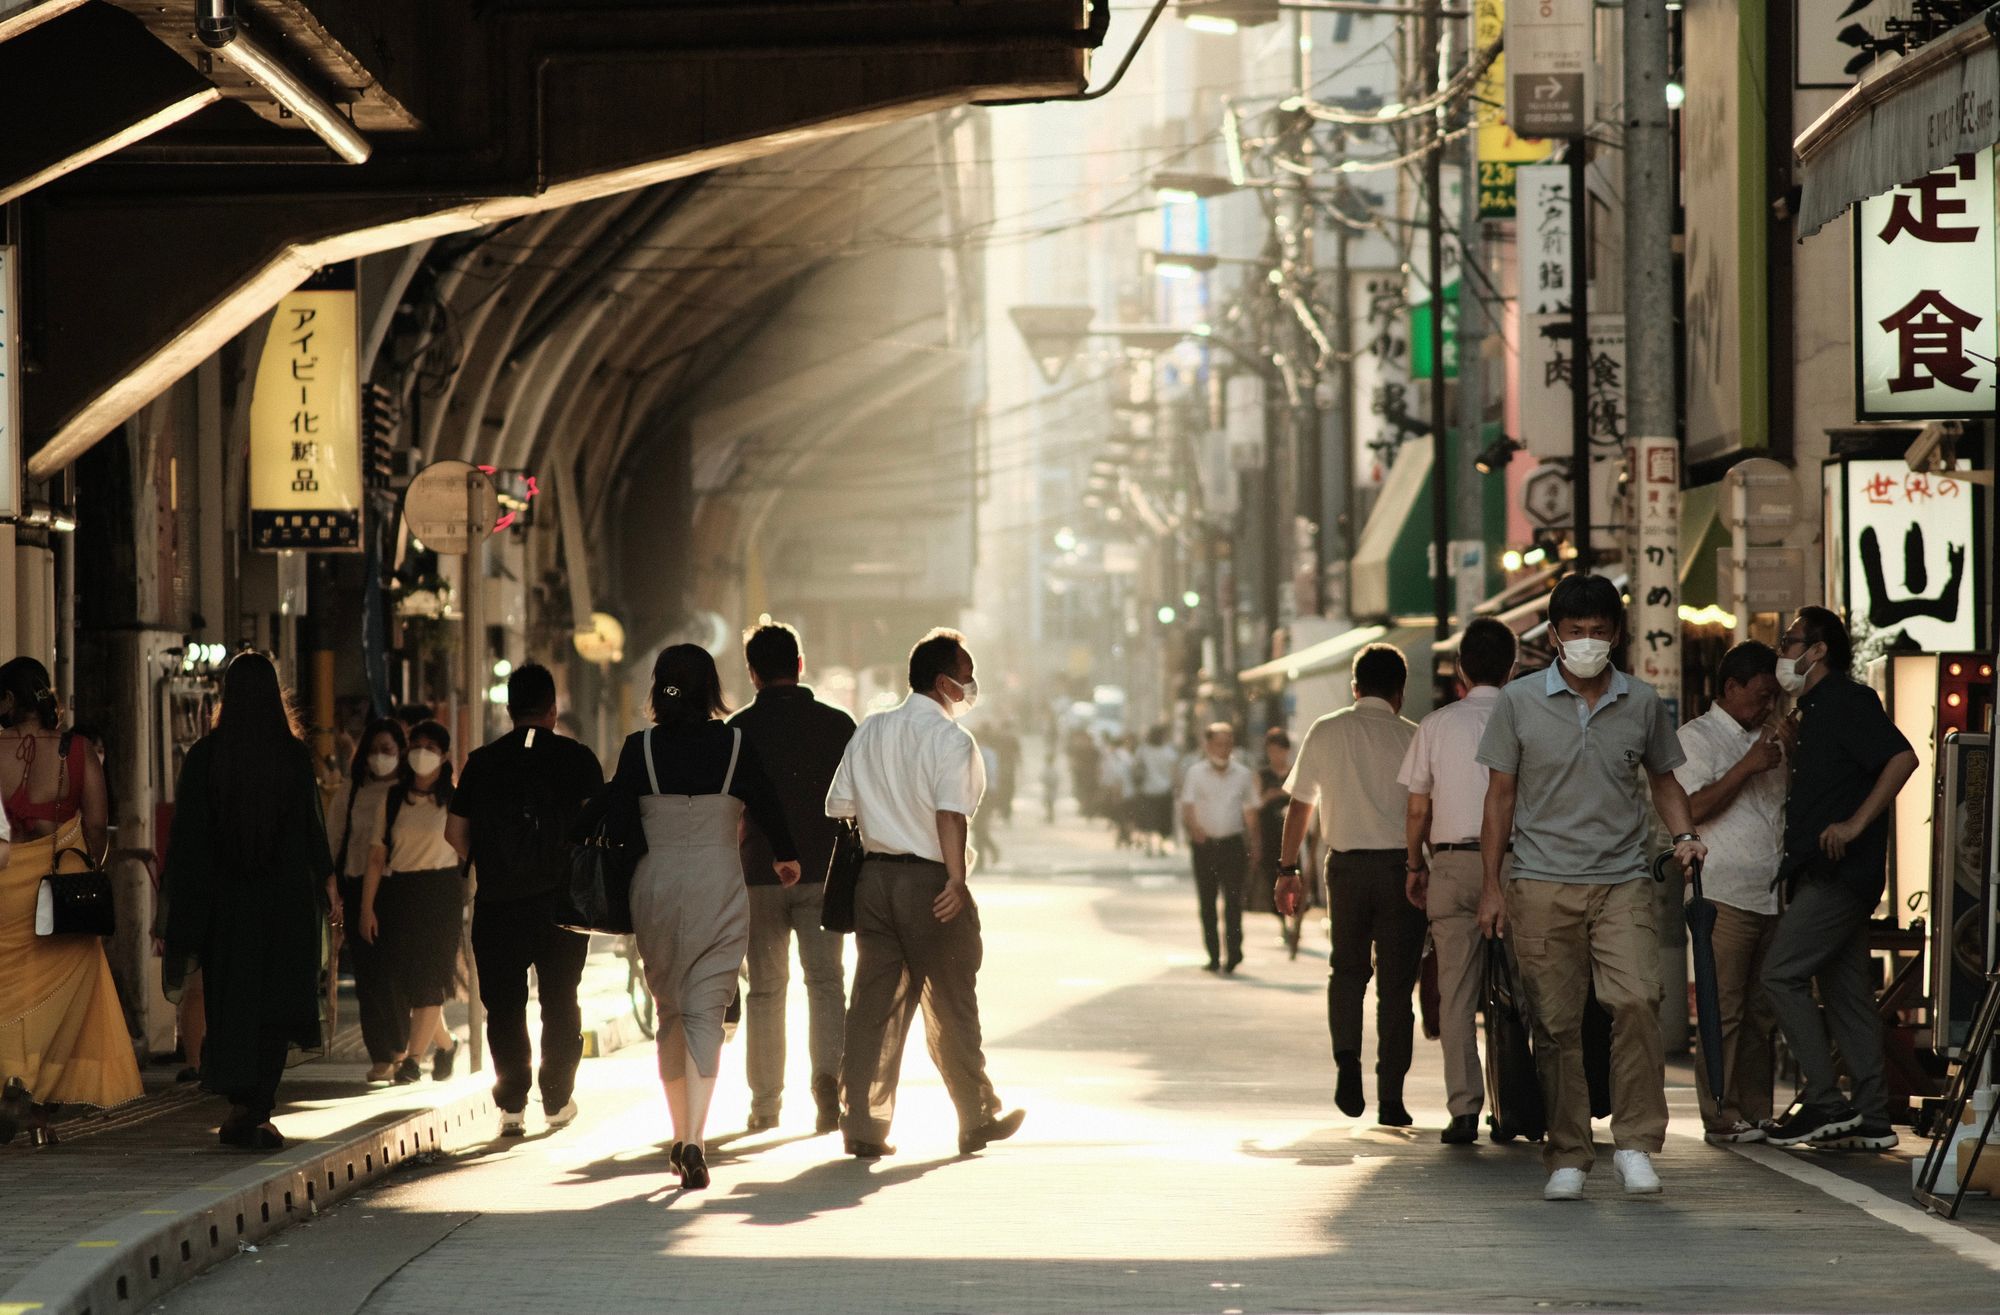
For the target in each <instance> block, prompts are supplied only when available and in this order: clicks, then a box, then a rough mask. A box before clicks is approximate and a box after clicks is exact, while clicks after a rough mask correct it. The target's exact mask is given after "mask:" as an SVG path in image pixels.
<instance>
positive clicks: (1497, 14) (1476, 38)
mask: <svg viewBox="0 0 2000 1315" xmlns="http://www.w3.org/2000/svg"><path fill="white" fill-rule="evenodd" d="M1506 28H1507V3H1506V0H1473V6H1472V48H1473V49H1474V50H1484V49H1486V47H1488V46H1490V45H1492V44H1493V43H1494V42H1495V41H1498V40H1499V39H1500V37H1501V34H1502V33H1503V32H1505V31H1506ZM1472 112H1473V118H1474V120H1475V121H1476V122H1477V123H1478V125H1479V144H1478V146H1477V148H1476V149H1477V152H1478V159H1479V217H1480V218H1481V219H1512V218H1513V217H1514V166H1515V165H1519V164H1533V163H1535V162H1536V161H1538V160H1542V159H1546V158H1547V156H1548V153H1549V144H1548V142H1546V141H1544V140H1542V139H1540V138H1532V137H1518V136H1516V135H1515V133H1514V129H1513V128H1512V126H1510V125H1509V124H1508V122H1507V54H1506V52H1505V51H1502V52H1501V53H1500V54H1498V55H1496V56H1494V59H1493V63H1492V64H1491V66H1489V67H1488V68H1487V70H1486V73H1485V75H1484V76H1482V77H1481V78H1480V79H1479V85H1478V86H1477V87H1476V88H1474V90H1473V93H1472Z"/></svg>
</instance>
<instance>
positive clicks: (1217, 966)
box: [1201, 959, 1222, 973]
mask: <svg viewBox="0 0 2000 1315" xmlns="http://www.w3.org/2000/svg"><path fill="white" fill-rule="evenodd" d="M1201 970H1202V971H1203V972H1205V973H1219V972H1221V971H1222V964H1221V962H1220V961H1219V960H1216V959H1210V960H1209V961H1208V962H1207V963H1205V964H1203V965H1202V966H1201Z"/></svg>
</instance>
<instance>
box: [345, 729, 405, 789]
mask: <svg viewBox="0 0 2000 1315" xmlns="http://www.w3.org/2000/svg"><path fill="white" fill-rule="evenodd" d="M377 735H386V736H388V737H389V738H390V739H392V740H394V741H395V742H396V752H397V753H398V754H399V755H400V754H404V753H407V752H409V748H410V745H409V742H408V741H407V740H405V739H404V738H403V723H402V722H400V721H397V720H396V719H395V718H394V717H377V718H376V719H375V720H374V721H371V722H369V723H368V729H367V730H365V731H363V732H361V738H360V739H359V740H356V741H355V743H354V757H353V759H352V760H350V761H349V762H348V764H347V779H348V781H349V782H351V783H352V784H353V785H354V786H355V787H356V788H357V789H358V788H359V787H361V786H364V785H366V784H368V746H369V745H371V744H373V743H375V737H376V736H377ZM348 797H349V798H350V799H351V798H352V797H353V795H352V793H351V792H350V793H349V796H348ZM349 806H350V807H352V805H351V804H350V805H349Z"/></svg>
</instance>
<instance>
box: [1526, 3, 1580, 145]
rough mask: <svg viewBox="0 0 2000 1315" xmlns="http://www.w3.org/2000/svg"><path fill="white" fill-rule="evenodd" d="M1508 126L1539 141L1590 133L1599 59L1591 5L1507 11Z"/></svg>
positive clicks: (1537, 5)
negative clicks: (1595, 66)
mask: <svg viewBox="0 0 2000 1315" xmlns="http://www.w3.org/2000/svg"><path fill="white" fill-rule="evenodd" d="M1504 22H1505V30H1506V33H1507V83H1506V85H1507V122H1509V123H1511V124H1513V125H1514V127H1515V129H1516V130H1517V131H1519V132H1522V133H1529V134H1532V135H1534V136H1537V137H1581V136H1583V135H1584V134H1585V133H1586V132H1588V131H1590V69H1591V64H1592V63H1593V60H1594V56H1595V53H1596V36H1597V30H1596V12H1595V8H1594V6H1593V5H1592V2H1591V0H1519V3H1516V4H1512V5H1509V6H1507V10H1506V15H1505V19H1504Z"/></svg>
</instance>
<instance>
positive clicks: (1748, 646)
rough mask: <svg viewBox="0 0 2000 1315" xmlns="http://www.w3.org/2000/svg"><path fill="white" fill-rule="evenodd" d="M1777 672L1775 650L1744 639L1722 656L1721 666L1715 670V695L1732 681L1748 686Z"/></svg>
mask: <svg viewBox="0 0 2000 1315" xmlns="http://www.w3.org/2000/svg"><path fill="white" fill-rule="evenodd" d="M1777 672H1778V654H1777V650H1775V649H1773V648H1772V647H1771V646H1770V645H1769V644H1760V643H1758V642H1757V641H1756V640H1754V639H1746V640H1744V641H1743V642H1742V643H1740V644H1738V645H1736V646H1735V647H1734V648H1732V649H1730V650H1729V651H1728V652H1727V653H1724V654H1723V655H1722V665H1721V666H1719V667H1717V668H1716V669H1715V689H1716V693H1718V694H1719V693H1721V692H1722V691H1723V690H1725V689H1727V688H1728V687H1729V682H1730V681H1732V680H1733V681H1735V682H1736V683H1737V684H1739V685H1748V684H1749V683H1750V682H1751V681H1753V680H1755V679H1757V677H1759V676H1775V675H1776V674H1777Z"/></svg>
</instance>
